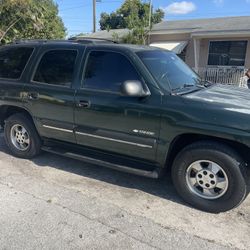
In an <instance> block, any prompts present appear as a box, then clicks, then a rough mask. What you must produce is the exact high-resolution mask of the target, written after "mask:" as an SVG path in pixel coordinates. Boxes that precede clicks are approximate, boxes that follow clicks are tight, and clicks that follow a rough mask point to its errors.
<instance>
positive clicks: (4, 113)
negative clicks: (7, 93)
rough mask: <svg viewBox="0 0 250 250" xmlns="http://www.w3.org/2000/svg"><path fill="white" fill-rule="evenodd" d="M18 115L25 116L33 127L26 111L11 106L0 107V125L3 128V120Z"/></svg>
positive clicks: (30, 116)
mask: <svg viewBox="0 0 250 250" xmlns="http://www.w3.org/2000/svg"><path fill="white" fill-rule="evenodd" d="M18 113H22V114H25V115H26V116H27V117H29V119H30V120H31V121H32V122H33V124H34V125H35V123H34V120H33V117H32V115H31V114H30V112H29V111H28V110H26V109H25V108H23V107H18V106H12V105H2V106H1V107H0V125H1V126H2V127H4V122H5V120H6V119H8V118H9V117H10V116H12V115H14V114H18Z"/></svg>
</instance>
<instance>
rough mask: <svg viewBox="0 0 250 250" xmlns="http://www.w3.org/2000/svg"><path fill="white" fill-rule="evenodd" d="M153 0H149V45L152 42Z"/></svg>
mask: <svg viewBox="0 0 250 250" xmlns="http://www.w3.org/2000/svg"><path fill="white" fill-rule="evenodd" d="M152 1H153V0H149V15H148V16H149V17H148V45H149V44H150V31H151V19H152Z"/></svg>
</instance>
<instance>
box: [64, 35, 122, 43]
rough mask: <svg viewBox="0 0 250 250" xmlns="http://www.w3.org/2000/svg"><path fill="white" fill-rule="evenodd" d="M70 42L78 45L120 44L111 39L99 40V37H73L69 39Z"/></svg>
mask: <svg viewBox="0 0 250 250" xmlns="http://www.w3.org/2000/svg"><path fill="white" fill-rule="evenodd" d="M68 40H69V41H74V42H78V43H102V42H107V43H118V42H117V41H113V40H110V39H105V38H98V37H77V36H76V37H71V38H69V39H68Z"/></svg>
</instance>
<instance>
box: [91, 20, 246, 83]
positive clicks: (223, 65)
mask: <svg viewBox="0 0 250 250" xmlns="http://www.w3.org/2000/svg"><path fill="white" fill-rule="evenodd" d="M128 32H129V31H128V30H127V29H118V30H110V31H99V32H96V33H93V34H90V35H88V36H89V37H94V38H103V39H111V40H113V39H115V38H119V37H122V36H123V35H126V34H128ZM148 41H149V45H150V46H155V47H160V48H163V49H168V50H172V51H173V52H175V53H176V54H178V55H179V56H180V57H181V58H182V59H183V60H184V61H185V62H186V63H187V64H188V65H189V66H190V67H192V68H193V69H194V70H195V71H196V72H197V73H198V74H199V75H200V76H201V77H202V78H204V79H206V80H209V81H212V82H215V83H216V82H219V83H227V84H235V83H236V84H238V83H239V81H240V78H241V77H242V76H243V75H244V72H245V70H246V69H248V68H250V16H239V17H221V18H208V19H192V20H179V21H163V22H161V23H158V24H155V25H154V26H153V28H152V30H151V32H150V33H149V39H148Z"/></svg>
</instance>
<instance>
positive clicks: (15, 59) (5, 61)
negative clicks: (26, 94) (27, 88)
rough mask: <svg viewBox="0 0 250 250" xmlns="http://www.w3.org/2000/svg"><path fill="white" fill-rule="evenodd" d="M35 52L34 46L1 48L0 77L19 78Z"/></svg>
mask: <svg viewBox="0 0 250 250" xmlns="http://www.w3.org/2000/svg"><path fill="white" fill-rule="evenodd" d="M32 52H33V48H28V47H18V48H3V49H1V50H0V78H6V79H14V80H17V79H19V78H20V77H21V75H22V73H23V70H24V68H25V66H26V64H27V62H28V60H29V58H30V56H31V54H32Z"/></svg>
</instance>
